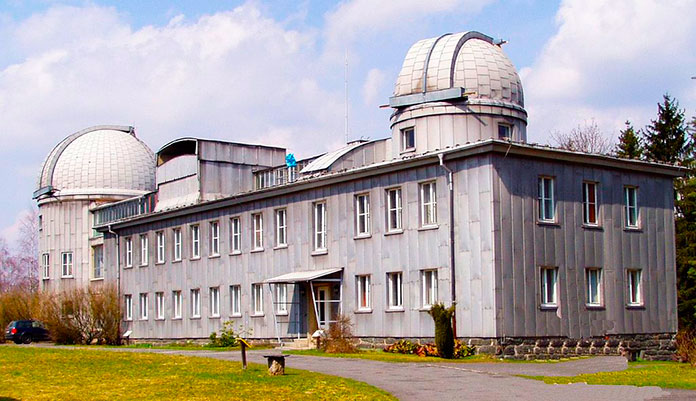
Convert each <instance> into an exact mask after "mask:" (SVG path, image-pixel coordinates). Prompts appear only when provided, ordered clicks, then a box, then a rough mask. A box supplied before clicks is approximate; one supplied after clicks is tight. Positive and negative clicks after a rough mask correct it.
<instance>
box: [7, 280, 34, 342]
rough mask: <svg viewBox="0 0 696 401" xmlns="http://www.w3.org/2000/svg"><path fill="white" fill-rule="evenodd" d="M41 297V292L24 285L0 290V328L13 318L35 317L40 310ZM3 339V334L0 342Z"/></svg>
mask: <svg viewBox="0 0 696 401" xmlns="http://www.w3.org/2000/svg"><path fill="white" fill-rule="evenodd" d="M41 298H42V296H41V294H39V293H37V292H31V291H30V290H29V289H28V288H24V287H15V288H12V289H10V290H8V291H4V292H0V329H4V328H5V327H7V325H8V324H10V322H11V321H13V320H24V319H32V318H36V316H37V315H38V314H39V313H40V311H41ZM4 341H5V336H0V342H4Z"/></svg>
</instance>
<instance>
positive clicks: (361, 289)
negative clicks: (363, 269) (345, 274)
mask: <svg viewBox="0 0 696 401" xmlns="http://www.w3.org/2000/svg"><path fill="white" fill-rule="evenodd" d="M355 278H356V284H357V286H356V287H357V289H356V296H357V302H356V305H357V311H358V312H371V311H372V288H371V286H372V279H371V276H370V275H369V274H360V275H357V276H355ZM363 294H364V296H363ZM363 298H365V305H363V304H362V300H363Z"/></svg>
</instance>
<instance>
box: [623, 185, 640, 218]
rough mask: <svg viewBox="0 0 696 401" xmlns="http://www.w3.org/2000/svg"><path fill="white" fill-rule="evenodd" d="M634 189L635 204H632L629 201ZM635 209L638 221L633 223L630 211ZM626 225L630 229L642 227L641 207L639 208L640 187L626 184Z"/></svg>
mask: <svg viewBox="0 0 696 401" xmlns="http://www.w3.org/2000/svg"><path fill="white" fill-rule="evenodd" d="M631 189H632V190H633V198H634V199H633V201H634V202H635V204H634V205H633V206H630V203H629V193H630V190H631ZM631 209H634V210H635V211H636V221H635V222H634V223H633V224H631V221H630V211H631ZM624 227H625V228H628V229H637V228H640V209H639V208H638V187H636V186H633V185H624Z"/></svg>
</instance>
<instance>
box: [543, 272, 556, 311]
mask: <svg viewBox="0 0 696 401" xmlns="http://www.w3.org/2000/svg"><path fill="white" fill-rule="evenodd" d="M548 271H550V272H553V275H552V277H553V283H552V284H553V293H552V294H553V299H548V297H547V295H548V292H547V291H546V289H547V288H549V283H548V282H547V278H548V275H547V273H546V272H548ZM539 274H540V291H541V297H540V301H541V307H542V308H558V289H559V287H558V268H557V267H550V266H549V267H547V266H543V267H541V268H540V269H539Z"/></svg>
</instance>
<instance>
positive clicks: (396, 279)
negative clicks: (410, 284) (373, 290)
mask: <svg viewBox="0 0 696 401" xmlns="http://www.w3.org/2000/svg"><path fill="white" fill-rule="evenodd" d="M387 279H388V280H387V281H388V282H389V287H388V288H387V299H388V301H389V303H388V305H389V309H403V307H404V294H403V288H404V286H403V273H401V272H395V273H387Z"/></svg>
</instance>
